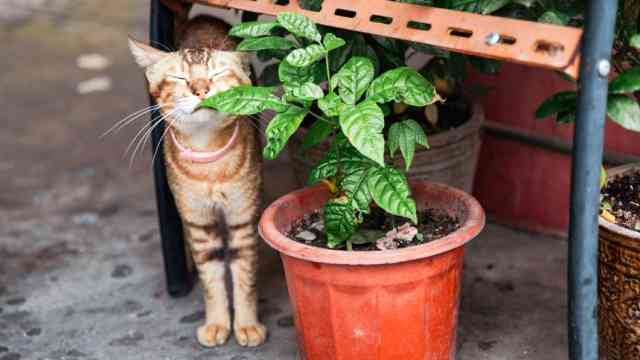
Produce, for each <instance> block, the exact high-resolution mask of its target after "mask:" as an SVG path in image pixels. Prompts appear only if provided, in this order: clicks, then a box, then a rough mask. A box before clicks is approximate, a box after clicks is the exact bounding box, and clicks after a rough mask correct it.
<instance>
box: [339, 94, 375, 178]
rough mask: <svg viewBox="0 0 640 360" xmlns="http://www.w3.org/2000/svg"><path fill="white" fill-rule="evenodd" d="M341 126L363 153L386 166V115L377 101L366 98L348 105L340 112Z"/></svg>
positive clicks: (350, 140)
mask: <svg viewBox="0 0 640 360" xmlns="http://www.w3.org/2000/svg"><path fill="white" fill-rule="evenodd" d="M340 127H341V129H342V132H343V133H344V134H345V135H346V137H347V139H349V142H351V144H352V145H353V146H354V147H355V148H356V149H357V150H358V151H359V152H360V153H361V154H362V155H364V156H366V157H368V158H369V159H371V160H373V161H375V162H377V163H378V164H380V165H381V166H384V137H383V136H382V129H383V128H384V115H383V113H382V110H381V109H380V107H378V105H377V104H376V103H374V102H373V101H370V100H365V101H363V102H361V103H360V104H358V105H356V106H353V105H346V106H345V107H344V109H343V111H342V112H341V113H340Z"/></svg>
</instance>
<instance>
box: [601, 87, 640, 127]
mask: <svg viewBox="0 0 640 360" xmlns="http://www.w3.org/2000/svg"><path fill="white" fill-rule="evenodd" d="M607 115H609V117H610V118H611V120H613V121H615V122H617V123H618V124H619V125H620V126H622V127H623V128H625V129H629V130H632V131H640V105H638V103H637V102H636V101H635V100H634V99H632V98H630V97H628V96H626V95H610V96H609V98H608V101H607Z"/></svg>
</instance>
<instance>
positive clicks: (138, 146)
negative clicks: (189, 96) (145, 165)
mask: <svg viewBox="0 0 640 360" xmlns="http://www.w3.org/2000/svg"><path fill="white" fill-rule="evenodd" d="M176 111H177V110H176V109H173V110H171V111H169V112H167V113H165V114H162V116H161V117H160V118H159V119H158V120H157V121H156V122H155V123H154V124H153V126H151V127H150V128H148V129H147V130H146V131H145V132H144V133H143V134H142V136H141V137H140V138H139V139H138V143H137V144H136V146H135V148H134V149H133V153H132V154H131V159H130V161H129V168H131V167H132V166H133V162H134V161H135V158H136V154H137V153H138V151H139V150H140V149H141V148H142V145H144V144H146V142H147V139H150V138H151V133H152V132H153V130H154V129H155V128H156V127H158V125H160V124H161V123H162V122H163V121H164V120H165V119H167V118H168V117H169V116H171V115H173V114H174V113H175V112H176Z"/></svg>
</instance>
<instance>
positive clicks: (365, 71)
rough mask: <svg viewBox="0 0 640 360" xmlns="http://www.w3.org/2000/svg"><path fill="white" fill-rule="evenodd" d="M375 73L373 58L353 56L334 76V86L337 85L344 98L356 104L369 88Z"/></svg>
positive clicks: (346, 101) (349, 102)
mask: <svg viewBox="0 0 640 360" xmlns="http://www.w3.org/2000/svg"><path fill="white" fill-rule="evenodd" d="M374 73H375V69H374V67H373V63H371V60H369V59H367V58H365V57H352V58H351V59H349V61H347V63H346V64H344V66H342V68H341V69H340V71H338V73H337V74H335V75H334V76H333V79H331V80H332V87H333V86H336V85H337V86H338V90H339V92H340V97H341V98H342V100H343V101H344V102H345V103H347V104H351V105H354V104H355V103H356V102H357V101H358V99H360V97H361V96H362V94H364V92H365V91H366V90H367V87H368V86H369V84H370V83H371V80H373V76H374Z"/></svg>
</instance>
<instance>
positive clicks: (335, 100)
mask: <svg viewBox="0 0 640 360" xmlns="http://www.w3.org/2000/svg"><path fill="white" fill-rule="evenodd" d="M343 106H344V103H343V102H342V100H340V97H339V96H338V95H336V94H335V93H333V92H330V93H328V94H327V95H325V97H323V98H322V99H320V100H318V107H319V108H320V110H322V112H323V113H324V114H325V115H327V116H329V117H333V116H338V115H340V111H341V109H342V107H343Z"/></svg>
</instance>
